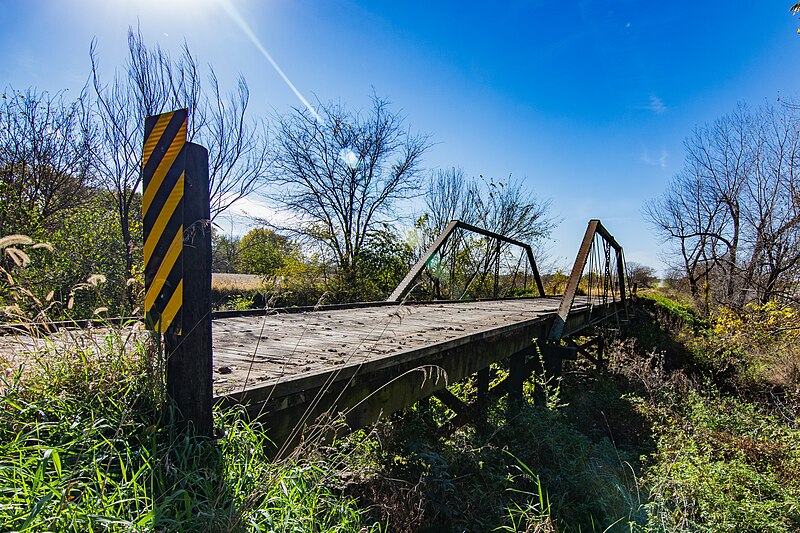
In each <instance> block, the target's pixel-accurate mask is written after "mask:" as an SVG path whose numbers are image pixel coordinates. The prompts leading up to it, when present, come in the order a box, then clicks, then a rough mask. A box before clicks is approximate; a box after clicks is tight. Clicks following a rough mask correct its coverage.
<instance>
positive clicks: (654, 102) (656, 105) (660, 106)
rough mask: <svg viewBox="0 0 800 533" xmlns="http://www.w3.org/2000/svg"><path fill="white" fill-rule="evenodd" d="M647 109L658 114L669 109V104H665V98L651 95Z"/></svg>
mask: <svg viewBox="0 0 800 533" xmlns="http://www.w3.org/2000/svg"><path fill="white" fill-rule="evenodd" d="M645 109H649V110H650V111H652V112H653V113H655V114H656V115H660V114H662V113H664V112H665V111H666V110H667V106H666V105H664V100H662V99H661V98H660V97H658V96H656V95H652V96H650V103H649V104H647V105H646V106H645Z"/></svg>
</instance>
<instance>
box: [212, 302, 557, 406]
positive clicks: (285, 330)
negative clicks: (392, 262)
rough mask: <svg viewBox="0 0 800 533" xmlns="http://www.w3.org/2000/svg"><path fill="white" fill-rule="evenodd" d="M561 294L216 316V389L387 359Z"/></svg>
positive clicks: (531, 309)
mask: <svg viewBox="0 0 800 533" xmlns="http://www.w3.org/2000/svg"><path fill="white" fill-rule="evenodd" d="M560 301H561V298H560V297H545V298H525V299H517V300H500V301H481V302H443V303H427V304H409V305H400V304H393V305H380V306H374V307H362V308H355V309H339V310H333V311H327V310H323V311H312V312H304V313H292V314H287V313H284V314H273V315H268V316H249V317H235V318H224V319H217V320H215V321H214V323H213V346H214V390H215V393H216V394H217V395H224V394H228V393H231V392H235V391H242V390H244V389H246V388H251V389H252V388H257V387H262V386H265V385H272V384H275V383H278V382H288V381H292V380H296V379H298V378H300V377H307V376H310V375H314V374H320V373H325V372H327V371H330V370H331V369H335V368H340V367H343V366H363V365H364V364H365V363H368V362H373V363H374V362H376V361H382V362H383V363H385V364H387V365H391V364H392V360H393V359H394V358H396V357H397V356H399V355H408V354H409V353H413V352H415V351H418V350H421V349H424V348H429V347H431V346H433V345H437V344H440V343H446V342H448V341H452V340H454V339H458V338H460V337H469V336H471V335H473V334H475V333H479V332H490V331H491V330H495V329H498V328H504V327H507V326H512V325H514V324H517V323H520V322H526V321H530V320H537V319H540V318H542V317H544V316H547V315H549V314H552V313H554V312H555V310H556V309H557V308H558V304H559V303H560Z"/></svg>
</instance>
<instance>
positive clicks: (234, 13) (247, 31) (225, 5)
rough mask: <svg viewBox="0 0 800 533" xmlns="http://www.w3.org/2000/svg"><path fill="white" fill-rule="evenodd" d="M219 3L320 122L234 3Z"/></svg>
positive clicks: (318, 120) (318, 118) (227, 1)
mask: <svg viewBox="0 0 800 533" xmlns="http://www.w3.org/2000/svg"><path fill="white" fill-rule="evenodd" d="M219 3H220V5H221V6H222V8H223V9H225V11H227V12H228V15H230V17H231V18H232V19H233V21H234V22H235V23H236V24H238V25H239V28H241V30H242V32H244V34H245V35H246V36H247V37H248V38H249V39H250V41H252V43H253V44H254V45H255V47H256V48H258V51H259V52H261V55H263V56H264V57H265V58H267V61H269V64H270V65H272V68H274V69H275V72H277V73H278V75H279V76H280V77H281V78H282V79H283V81H284V82H286V85H288V86H289V88H290V89H291V90H292V92H293V93H294V95H295V96H297V98H298V99H299V100H300V101H301V102H302V103H303V105H304V106H306V109H308V111H309V113H311V114H312V115H313V116H314V118H315V119H317V122H322V117H320V116H319V115H318V114H317V112H316V111H315V110H314V108H313V107H311V104H309V103H308V100H306V98H305V96H303V95H302V94H301V93H300V91H299V90H298V89H297V87H295V86H294V83H292V80H290V79H289V77H288V76H287V75H286V74H285V73H284V72H283V70H282V69H281V67H279V66H278V63H276V62H275V60H274V59H272V56H271V55H270V53H269V52H267V49H266V48H264V45H263V44H261V41H260V40H259V38H258V36H257V35H256V34H255V33H254V32H253V30H252V29H251V28H250V26H249V25H248V24H247V22H246V21H245V20H244V18H242V15H241V14H239V11H237V9H236V7H234V5H233V4H232V3H231V2H230V0H219Z"/></svg>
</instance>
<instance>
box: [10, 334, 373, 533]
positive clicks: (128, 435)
mask: <svg viewBox="0 0 800 533" xmlns="http://www.w3.org/2000/svg"><path fill="white" fill-rule="evenodd" d="M110 335H118V332H117V331H112V332H111V333H110ZM118 342H119V339H116V340H111V341H110V342H108V343H107V344H101V346H106V345H108V346H114V345H116V344H117V343H118ZM73 349H74V351H73V352H72V355H73V357H72V358H71V359H70V358H67V359H58V358H55V357H52V355H53V352H51V353H50V354H47V353H43V354H40V355H39V356H38V357H37V358H35V359H30V360H29V361H28V362H27V363H26V364H25V368H24V369H23V370H21V371H17V372H15V373H14V375H13V376H12V377H11V378H10V379H6V382H5V383H4V387H3V388H4V391H3V393H2V396H0V524H3V527H4V529H3V530H8V531H187V532H189V531H362V530H364V531H368V530H375V529H377V526H376V525H374V524H373V525H367V526H365V525H364V524H363V523H362V514H361V512H360V511H359V510H358V509H357V507H356V506H355V502H354V501H353V499H352V498H348V497H342V496H340V495H337V494H336V493H335V492H334V491H332V489H331V488H330V487H329V486H328V485H326V484H324V483H322V482H321V480H322V479H323V478H325V477H326V476H329V473H328V472H327V471H326V467H325V465H324V464H314V463H312V462H308V461H305V460H302V459H298V458H294V459H287V460H285V461H282V462H271V461H270V460H269V458H268V457H267V454H266V449H267V445H268V443H267V442H266V438H265V437H264V432H263V431H262V430H261V427H260V426H259V424H258V423H255V422H249V421H247V419H246V417H245V416H244V413H243V412H241V411H236V410H232V411H227V412H225V413H216V423H217V425H218V427H220V428H224V429H225V436H224V437H222V438H221V439H219V440H216V441H215V440H208V439H204V438H201V437H197V436H194V435H192V434H191V433H188V434H183V435H178V434H175V433H174V432H172V430H171V429H170V427H169V425H168V424H163V423H162V422H163V418H162V417H165V416H169V413H168V412H167V413H165V412H164V411H163V409H162V405H161V403H160V402H161V398H162V396H161V395H160V394H159V391H158V390H155V389H154V387H153V384H154V381H153V380H152V375H151V374H150V366H149V365H148V363H147V359H148V357H149V351H148V347H147V345H146V344H144V343H138V344H137V345H136V349H134V350H127V351H124V352H122V353H119V352H114V353H113V357H107V356H108V355H109V354H108V353H107V352H99V353H97V352H94V351H81V350H77V349H76V348H75V347H73ZM364 528H366V529H364Z"/></svg>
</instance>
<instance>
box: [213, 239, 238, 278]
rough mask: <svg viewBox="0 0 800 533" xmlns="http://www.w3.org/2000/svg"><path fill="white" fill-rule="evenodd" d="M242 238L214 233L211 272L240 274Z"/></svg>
mask: <svg viewBox="0 0 800 533" xmlns="http://www.w3.org/2000/svg"><path fill="white" fill-rule="evenodd" d="M241 241H242V238H241V237H236V236H234V235H225V234H223V233H220V232H219V231H214V232H213V233H212V235H211V271H212V272H226V273H232V272H238V268H239V245H240V244H241Z"/></svg>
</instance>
